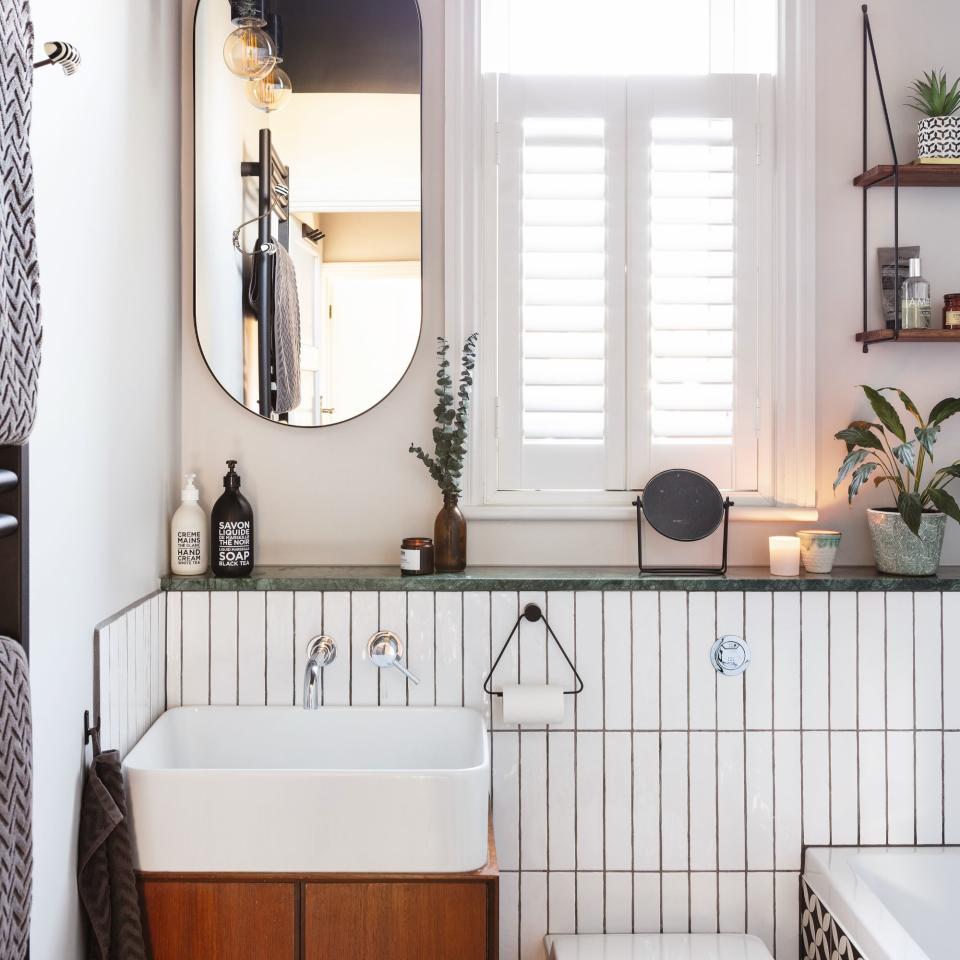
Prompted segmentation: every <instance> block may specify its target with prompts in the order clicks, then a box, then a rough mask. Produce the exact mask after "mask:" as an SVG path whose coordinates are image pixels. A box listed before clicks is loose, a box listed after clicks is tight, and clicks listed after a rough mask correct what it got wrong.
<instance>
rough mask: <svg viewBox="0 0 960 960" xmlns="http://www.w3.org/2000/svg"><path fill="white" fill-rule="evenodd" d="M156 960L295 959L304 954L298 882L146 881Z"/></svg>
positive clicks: (146, 916)
mask: <svg viewBox="0 0 960 960" xmlns="http://www.w3.org/2000/svg"><path fill="white" fill-rule="evenodd" d="M140 898H141V907H142V910H141V912H142V915H143V921H144V924H143V925H144V931H143V932H144V938H145V939H146V941H147V951H148V956H150V957H151V958H152V960H291V958H297V957H299V955H300V952H299V951H300V942H299V934H300V930H299V919H300V887H299V884H297V883H287V882H267V881H263V882H260V881H256V880H252V879H246V878H239V877H237V878H236V879H230V880H227V879H226V878H223V879H218V878H216V877H206V876H205V877H204V879H203V880H193V879H189V876H188V875H183V876H182V877H172V876H171V877H169V878H168V877H166V876H164V877H163V878H153V877H151V876H150V875H147V876H144V877H141V878H140Z"/></svg>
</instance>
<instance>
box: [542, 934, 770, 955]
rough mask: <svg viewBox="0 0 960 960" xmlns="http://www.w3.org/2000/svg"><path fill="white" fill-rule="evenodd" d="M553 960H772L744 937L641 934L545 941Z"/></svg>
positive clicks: (755, 942)
mask: <svg viewBox="0 0 960 960" xmlns="http://www.w3.org/2000/svg"><path fill="white" fill-rule="evenodd" d="M545 943H546V946H547V951H548V956H549V957H550V960H772V958H771V956H770V952H769V951H768V950H767V948H766V947H765V946H764V944H763V941H762V940H759V939H757V937H750V936H744V935H743V934H727V933H721V934H712V933H642V934H629V933H626V934H577V935H562V936H554V937H546V938H545Z"/></svg>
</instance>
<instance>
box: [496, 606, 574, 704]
mask: <svg viewBox="0 0 960 960" xmlns="http://www.w3.org/2000/svg"><path fill="white" fill-rule="evenodd" d="M522 620H527V621H529V622H530V623H536V622H537V621H538V620H542V621H543V625H544V626H545V627H546V628H547V633H548V634H550V636H551V637H552V638H553V642H554V643H555V644H556V645H557V648H558V649H559V651H560V653H561V655H562V656H563V659H564V660H566V661H567V665H568V666H569V667H570V669H571V670H572V671H573V676H574V678H575V679H576V681H577V682H576V685H575V687H574V689H573V690H564V691H563V692H564V693H569V694H572V695H573V696H576V695H577V694H578V693H581V692H582V691H583V680H582V679H581V677H580V674H579V673H577V668H576V667H575V666H574V665H573V661H572V660H571V659H570V658H569V657H568V656H567V651H566V650H564V649H563V644H562V643H561V642H560V641H559V640H558V639H557V635H556V634H555V633H554V632H553V629H552V627H551V626H550V624H549V623H548V622H547V618H546V617H545V616H544V615H543V611H542V610H541V609H540V607H539V605H538V604H536V603H528V604H527V605H526V606H525V607H524V608H523V613H521V614H520V616H519V617H517V622H516V623H515V624H514V625H513V629H512V630H511V631H510V636H508V637H507V640H506V642H505V643H504V645H503V646H502V647H501V648H500V652H499V653H498V654H497V659H496V660H494V661H493V666H492V667H491V668H490V672H489V673H488V674H487V677H486V679H485V680H484V681H483V690H484V693H487V694H489V695H490V696H491V697H502V696H503V693H502V692H501V691H500V690H494V689H492V687H491V683H492V681H493V672H494V671H495V670H496V669H497V665H498V664H499V663H500V661H501V660H502V659H503V655H504V654H505V653H506V652H507V647H509V646H510V641H511V640H512V639H513V636H514V634H515V633H516V632H517V631H518V630H519V629H520V622H521V621H522Z"/></svg>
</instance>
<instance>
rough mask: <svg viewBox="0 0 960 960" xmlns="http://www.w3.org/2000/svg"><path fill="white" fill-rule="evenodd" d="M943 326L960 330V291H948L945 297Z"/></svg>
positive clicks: (947, 328)
mask: <svg viewBox="0 0 960 960" xmlns="http://www.w3.org/2000/svg"><path fill="white" fill-rule="evenodd" d="M943 327H944V329H945V330H960V293H948V294H947V295H946V296H945V297H944V298H943Z"/></svg>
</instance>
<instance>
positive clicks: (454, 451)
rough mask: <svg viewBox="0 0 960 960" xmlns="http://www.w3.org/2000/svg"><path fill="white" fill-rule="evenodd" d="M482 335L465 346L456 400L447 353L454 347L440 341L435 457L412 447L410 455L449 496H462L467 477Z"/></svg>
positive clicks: (435, 391)
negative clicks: (465, 467)
mask: <svg viewBox="0 0 960 960" xmlns="http://www.w3.org/2000/svg"><path fill="white" fill-rule="evenodd" d="M479 336H480V334H478V333H472V334H470V336H469V337H467V339H466V341H465V342H464V344H463V355H462V357H461V369H460V383H459V386H458V388H457V396H456V399H455V398H454V395H453V378H452V377H451V376H450V361H449V359H448V358H447V353H448V352H449V350H450V344H449V343H448V342H447V340H445V339H444V338H443V337H437V343H438V346H437V357H438V358H439V359H440V364H439V367H438V369H437V388H436V389H435V390H434V391H433V392H434V393H435V394H436V395H437V397H438V398H439V399H438V400H437V405H436V406H435V407H434V408H433V415H434V418H435V419H436V423H437V425H436V426H435V427H434V428H433V447H434V454H433V456H431V455H430V454H429V453H427V452H426V451H425V450H424V449H423V448H422V447H418V446H415V445H414V444H412V443H411V444H410V452H411V453H412V454H415V455H416V457H417V459H418V460H420V461H422V462H423V464H424V465H425V466H426V468H427V470H429V471H430V476H431V477H433V479H434V480H435V481H436V482H437V486H438V487H439V488H440V489H441V490H442V491H443V493H445V494H450V495H453V496H459V494H460V478H461V477H462V476H463V461H464V459H465V458H466V455H467V432H468V431H467V420H468V415H469V412H470V388H471V387H472V386H473V368H474V367H475V366H476V365H477V338H478V337H479Z"/></svg>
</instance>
